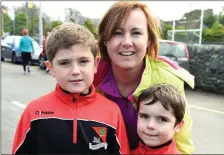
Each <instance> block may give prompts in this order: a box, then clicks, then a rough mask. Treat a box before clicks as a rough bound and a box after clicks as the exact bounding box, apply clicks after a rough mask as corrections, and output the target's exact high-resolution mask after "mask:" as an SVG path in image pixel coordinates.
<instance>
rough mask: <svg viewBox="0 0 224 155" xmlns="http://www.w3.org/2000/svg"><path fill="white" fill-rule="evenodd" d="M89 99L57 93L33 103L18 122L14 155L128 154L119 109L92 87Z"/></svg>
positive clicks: (60, 90) (59, 89)
mask: <svg viewBox="0 0 224 155" xmlns="http://www.w3.org/2000/svg"><path fill="white" fill-rule="evenodd" d="M90 90H91V93H90V94H89V95H86V96H81V95H77V94H68V93H65V92H64V91H63V90H62V89H61V88H60V87H59V86H56V89H55V91H53V92H51V93H49V94H47V95H45V96H43V97H40V98H38V99H36V100H34V101H32V102H31V103H30V104H28V106H27V107H26V109H25V110H24V112H23V114H22V117H21V119H20V121H19V124H18V127H17V130H16V134H15V137H14V143H13V148H12V154H77V153H80V154H128V153H129V147H128V140H127V135H126V129H125V125H124V121H123V117H122V115H121V112H120V109H119V107H118V106H117V105H116V104H115V103H113V102H112V101H110V100H108V99H106V98H105V97H103V96H101V95H99V94H97V93H96V92H95V88H94V87H93V86H91V88H90Z"/></svg>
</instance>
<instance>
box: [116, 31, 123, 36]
mask: <svg viewBox="0 0 224 155" xmlns="http://www.w3.org/2000/svg"><path fill="white" fill-rule="evenodd" d="M121 34H122V33H121V32H120V31H116V32H114V35H121Z"/></svg>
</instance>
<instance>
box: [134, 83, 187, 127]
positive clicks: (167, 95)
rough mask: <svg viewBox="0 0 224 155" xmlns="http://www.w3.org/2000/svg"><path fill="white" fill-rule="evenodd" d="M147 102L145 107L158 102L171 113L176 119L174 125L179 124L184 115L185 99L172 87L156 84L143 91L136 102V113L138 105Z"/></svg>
mask: <svg viewBox="0 0 224 155" xmlns="http://www.w3.org/2000/svg"><path fill="white" fill-rule="evenodd" d="M143 101H146V102H147V101H149V102H147V103H146V104H145V105H152V104H154V103H156V102H157V101H160V102H161V104H162V106H163V107H164V108H165V109H166V110H168V111H172V113H173V114H174V116H175V118H176V123H175V125H177V124H179V123H180V122H181V121H182V120H183V118H184V114H185V106H186V105H185V104H186V103H185V99H184V97H183V96H182V95H181V94H180V92H179V91H178V90H177V89H176V88H175V87H174V86H172V85H168V84H156V85H153V86H152V87H150V88H148V89H145V90H144V91H143V92H142V93H141V94H140V96H139V98H138V101H137V111H139V107H140V103H141V102H143Z"/></svg>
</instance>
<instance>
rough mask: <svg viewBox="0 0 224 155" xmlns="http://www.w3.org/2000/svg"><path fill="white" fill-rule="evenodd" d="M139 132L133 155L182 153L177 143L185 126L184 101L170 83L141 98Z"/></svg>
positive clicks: (155, 86) (159, 85) (154, 88)
mask: <svg viewBox="0 0 224 155" xmlns="http://www.w3.org/2000/svg"><path fill="white" fill-rule="evenodd" d="M137 105H138V106H137V111H138V122H137V132H138V135H139V137H140V142H139V146H138V147H137V149H135V150H133V151H132V152H131V154H181V153H180V152H179V150H178V149H177V147H176V143H175V140H174V138H173V137H174V134H175V132H180V130H181V127H182V126H183V124H184V122H183V117H184V113H185V100H184V98H183V97H182V95H181V94H180V93H179V92H178V90H177V89H176V88H175V87H174V86H172V85H168V84H156V85H154V86H152V87H151V88H148V89H145V90H144V91H143V92H142V93H141V94H140V96H139V99H138V104H137Z"/></svg>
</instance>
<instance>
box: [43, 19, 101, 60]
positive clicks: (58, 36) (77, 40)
mask: <svg viewBox="0 0 224 155" xmlns="http://www.w3.org/2000/svg"><path fill="white" fill-rule="evenodd" d="M76 44H84V45H86V46H89V47H90V49H91V52H92V53H93V56H94V58H95V57H96V54H97V52H98V47H97V44H96V41H95V38H94V36H93V34H92V33H91V32H90V31H89V30H88V29H87V28H85V27H84V26H81V25H79V24H75V23H70V22H66V23H63V24H61V25H59V26H57V27H56V28H55V29H53V31H52V32H51V34H50V35H49V37H48V39H47V43H46V54H47V58H48V60H49V61H50V62H52V61H53V59H54V57H55V55H56V53H57V52H58V50H60V49H68V48H70V47H71V46H73V45H76Z"/></svg>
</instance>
